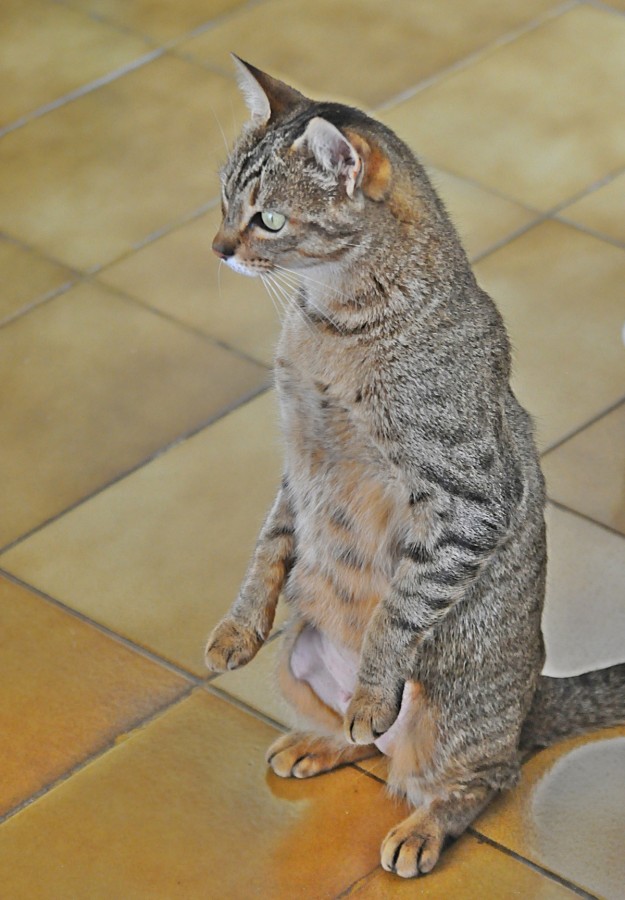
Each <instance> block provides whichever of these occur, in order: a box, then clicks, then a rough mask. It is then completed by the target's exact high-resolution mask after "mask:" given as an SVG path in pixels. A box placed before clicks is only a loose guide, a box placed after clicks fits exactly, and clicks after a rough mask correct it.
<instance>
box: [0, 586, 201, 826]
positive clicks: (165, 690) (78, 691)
mask: <svg viewBox="0 0 625 900" xmlns="http://www.w3.org/2000/svg"><path fill="white" fill-rule="evenodd" d="M0 619H1V621H2V641H1V642H0V674H1V680H2V732H1V736H0V765H1V767H2V779H1V780H0V815H3V814H5V813H6V812H7V811H8V810H10V809H12V808H13V807H15V806H16V805H17V804H19V803H22V802H23V801H25V800H27V799H28V798H29V797H31V796H32V795H33V794H35V793H36V792H37V791H39V790H41V789H42V788H44V787H46V786H47V785H48V784H50V783H51V782H53V781H54V780H55V779H57V778H59V777H61V776H62V775H64V774H65V773H67V772H68V771H69V770H70V769H72V768H73V767H74V766H76V765H78V764H79V763H81V762H82V761H83V760H85V759H86V758H88V757H89V756H90V755H91V754H93V753H96V752H97V751H100V750H102V749H103V748H105V747H106V746H107V745H109V744H111V743H112V742H113V741H114V740H115V739H116V738H117V737H118V736H119V735H121V734H122V733H123V732H125V731H128V730H129V729H132V728H133V727H135V725H136V724H137V723H138V722H140V721H141V720H142V719H144V718H145V717H146V716H149V715H150V714H151V713H153V712H155V711H156V710H158V709H159V708H161V707H163V706H166V705H167V704H168V703H170V702H173V701H174V700H175V699H176V697H178V696H180V695H181V694H182V693H183V692H184V691H185V690H186V689H187V687H188V684H187V682H186V681H185V680H184V679H183V678H180V677H178V676H177V675H174V674H172V673H171V672H169V671H167V670H166V669H164V668H162V667H160V666H158V665H157V664H156V663H153V662H150V661H149V660H147V659H144V658H143V657H142V656H139V654H137V653H133V652H132V651H131V650H129V649H127V648H126V647H124V646H122V645H121V644H119V643H117V642H116V641H114V640H112V639H111V638H108V637H105V635H103V634H101V633H100V632H98V631H96V629H95V628H93V627H91V626H90V625H87V624H85V623H84V622H81V621H80V620H79V619H76V618H74V617H73V616H71V615H69V614H68V613H65V612H63V611H61V610H60V609H57V608H56V607H55V606H53V605H52V604H51V603H47V602H46V601H44V600H41V599H40V598H39V597H37V596H35V595H34V594H32V593H30V592H29V591H27V590H25V589H24V588H21V587H18V586H17V585H15V584H12V583H11V582H10V581H7V580H6V578H0ZM0 840H1V838H0Z"/></svg>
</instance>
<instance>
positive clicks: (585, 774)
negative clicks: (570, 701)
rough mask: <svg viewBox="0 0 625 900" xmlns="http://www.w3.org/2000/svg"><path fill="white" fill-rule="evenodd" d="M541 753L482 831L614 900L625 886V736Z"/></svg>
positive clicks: (606, 734)
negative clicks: (624, 834)
mask: <svg viewBox="0 0 625 900" xmlns="http://www.w3.org/2000/svg"><path fill="white" fill-rule="evenodd" d="M601 736H602V738H603V739H597V737H594V738H592V737H586V738H577V739H576V740H571V741H568V742H567V743H566V744H559V745H556V746H554V747H552V748H550V749H549V750H544V751H543V752H542V753H539V754H538V755H537V756H535V757H534V758H533V759H531V760H530V761H529V762H528V763H526V764H525V766H524V768H523V779H522V781H521V784H520V785H519V786H518V787H517V788H516V789H515V790H514V791H511V792H510V793H509V794H507V795H505V796H504V797H502V798H501V799H500V800H498V801H496V802H495V803H493V804H491V806H490V807H489V808H488V809H487V810H486V812H485V813H483V814H482V816H481V817H480V818H479V819H478V820H477V822H476V823H475V827H476V829H477V830H478V831H480V832H481V833H483V834H485V835H486V836H487V837H490V838H492V839H493V840H496V841H498V842H499V843H502V844H504V845H505V846H506V847H509V848H510V849H511V850H514V851H515V852H516V853H520V854H522V855H523V856H525V857H527V858H529V859H530V860H532V861H534V862H537V863H539V864H540V865H543V866H546V867H547V868H548V869H550V870H551V871H552V872H556V873H557V874H559V875H561V876H563V877H564V878H566V879H568V880H570V881H572V882H573V883H575V884H577V885H579V886H580V887H582V888H584V889H585V890H588V891H590V892H591V893H593V894H597V895H598V896H600V897H604V898H606V900H621V898H622V896H623V884H625V856H624V855H623V832H624V830H625V728H618V729H612V730H611V731H607V730H606V731H603V732H601Z"/></svg>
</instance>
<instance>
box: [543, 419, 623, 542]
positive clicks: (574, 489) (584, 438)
mask: <svg viewBox="0 0 625 900" xmlns="http://www.w3.org/2000/svg"><path fill="white" fill-rule="evenodd" d="M543 469H544V472H545V475H546V477H547V489H548V492H549V496H550V497H551V498H552V499H553V500H557V501H558V502H559V503H563V504H564V505H565V506H568V507H569V508H571V509H575V510H578V511H579V512H582V513H584V515H586V516H589V517H590V518H591V519H594V520H595V521H597V522H602V523H603V524H604V525H608V526H609V527H610V528H615V529H617V530H618V531H620V532H621V533H622V534H625V404H621V405H620V406H619V407H618V408H617V409H615V410H614V411H613V412H611V413H608V414H607V415H606V416H603V417H602V418H601V419H599V421H597V422H595V423H594V424H593V425H589V426H588V428H585V429H584V430H583V431H581V432H580V433H579V434H577V435H575V437H573V438H571V439H570V440H569V441H566V442H565V443H564V444H562V446H560V447H558V448H556V449H555V450H554V451H553V452H552V453H548V454H547V456H546V457H545V458H544V460H543Z"/></svg>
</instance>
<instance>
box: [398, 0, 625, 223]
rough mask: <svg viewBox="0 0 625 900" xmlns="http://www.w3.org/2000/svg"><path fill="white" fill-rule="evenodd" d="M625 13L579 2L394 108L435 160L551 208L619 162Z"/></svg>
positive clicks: (624, 151) (624, 103) (623, 137)
mask: <svg viewBox="0 0 625 900" xmlns="http://www.w3.org/2000/svg"><path fill="white" fill-rule="evenodd" d="M624 81H625V18H623V17H622V16H617V15H614V14H613V13H610V12H608V11H606V10H603V9H595V8H592V7H591V6H589V5H587V4H580V5H578V6H576V7H575V8H573V9H571V10H569V11H568V12H566V13H564V14H563V15H561V16H559V17H558V18H556V19H553V20H552V21H549V22H547V23H546V24H543V25H542V26H541V27H539V28H537V29H535V30H533V31H530V32H529V33H528V34H525V35H524V36H522V37H520V38H518V39H517V40H515V41H513V42H512V43H509V44H506V45H504V46H502V47H500V48H498V49H494V50H492V51H488V52H487V53H486V54H485V55H484V56H482V57H481V58H480V59H478V60H477V61H476V62H473V63H472V64H471V65H469V66H467V67H466V68H463V69H461V70H460V71H458V72H456V73H455V74H452V75H450V76H448V77H446V78H444V79H443V80H442V81H440V82H438V83H436V84H434V85H432V86H431V87H429V88H427V89H426V90H424V91H423V92H421V93H419V94H417V95H416V96H415V97H413V98H412V99H411V100H408V101H406V102H404V103H402V104H400V105H399V106H396V107H395V108H394V109H393V110H391V111H389V112H387V113H385V121H387V122H388V124H389V125H390V126H391V128H394V129H395V130H397V131H400V132H401V133H402V134H403V135H404V136H405V137H406V138H407V139H408V140H409V142H410V143H411V144H412V145H413V146H414V147H415V149H416V150H417V151H418V152H420V153H422V154H423V155H424V156H425V157H426V158H427V159H429V160H430V161H431V162H432V163H434V164H435V165H438V166H441V167H443V168H446V169H449V170H450V171H452V172H455V173H456V174H457V175H461V176H465V177H470V178H474V179H476V180H477V181H478V182H480V183H481V184H483V185H484V186H485V187H490V188H492V189H495V190H498V191H500V192H502V193H504V194H506V195H508V196H510V197H513V198H515V199H516V200H519V201H520V202H522V203H526V204H527V205H529V206H532V207H535V208H538V209H543V210H546V209H550V208H551V207H552V206H554V205H556V204H558V203H562V202H563V201H565V200H566V199H567V198H569V197H572V196H574V195H575V194H576V193H579V191H581V190H583V189H584V188H586V187H588V186H590V185H591V184H592V183H593V182H595V181H597V180H598V179H600V178H602V177H604V176H605V175H607V174H609V173H610V172H612V171H614V170H615V169H617V168H619V167H621V166H622V165H623V163H625V99H624V97H623V90H622V85H623V83H624Z"/></svg>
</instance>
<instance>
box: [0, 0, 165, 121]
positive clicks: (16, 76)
mask: <svg viewBox="0 0 625 900" xmlns="http://www.w3.org/2000/svg"><path fill="white" fill-rule="evenodd" d="M0 34H2V46H3V54H2V67H1V68H0V94H2V110H1V112H0V128H1V127H3V126H5V125H8V124H9V123H11V122H13V121H15V120H16V119H19V118H20V117H21V116H24V115H25V114H27V113H29V112H32V111H33V110H35V109H37V107H39V106H43V105H44V104H46V103H50V102H52V101H53V100H58V99H59V98H61V97H63V96H64V95H65V94H67V93H68V92H70V91H73V90H75V89H76V88H78V87H81V86H82V85H84V84H87V83H88V82H90V81H93V80H95V79H96V78H100V77H101V76H102V75H106V74H107V73H108V72H112V71H114V70H115V69H117V68H119V67H121V66H123V65H126V64H127V63H129V62H131V61H132V60H134V59H137V58H138V57H140V56H143V54H144V53H146V52H148V51H149V49H150V47H149V46H148V44H147V43H146V42H145V41H144V40H142V39H141V38H140V37H131V36H129V35H127V34H120V32H119V31H116V30H115V29H113V28H110V27H109V26H108V25H105V24H103V23H101V22H95V21H94V20H93V19H90V18H89V17H88V16H85V15H83V14H82V13H81V12H77V11H75V10H73V9H68V8H67V7H66V6H63V5H61V4H60V3H50V2H44V0H3V3H2V6H1V7H0Z"/></svg>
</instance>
